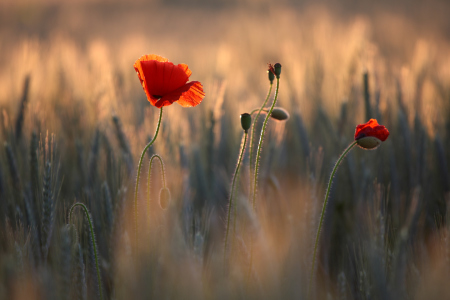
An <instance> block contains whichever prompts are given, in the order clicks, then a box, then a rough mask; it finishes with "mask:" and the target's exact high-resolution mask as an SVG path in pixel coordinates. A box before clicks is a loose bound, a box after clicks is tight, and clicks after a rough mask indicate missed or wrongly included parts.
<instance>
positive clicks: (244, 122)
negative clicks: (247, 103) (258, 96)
mask: <svg viewBox="0 0 450 300" xmlns="http://www.w3.org/2000/svg"><path fill="white" fill-rule="evenodd" d="M251 125H252V116H250V114H248V113H244V114H242V115H241V126H242V129H244V131H245V132H247V131H248V129H249V128H250V126H251Z"/></svg>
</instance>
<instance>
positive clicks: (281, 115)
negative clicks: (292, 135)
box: [270, 107, 289, 121]
mask: <svg viewBox="0 0 450 300" xmlns="http://www.w3.org/2000/svg"><path fill="white" fill-rule="evenodd" d="M270 117H271V118H272V119H275V120H278V121H285V120H287V119H289V113H288V111H287V110H285V109H284V108H282V107H274V108H273V110H272V114H271V115H270Z"/></svg>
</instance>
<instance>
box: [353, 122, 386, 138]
mask: <svg viewBox="0 0 450 300" xmlns="http://www.w3.org/2000/svg"><path fill="white" fill-rule="evenodd" d="M368 136H372V137H376V138H377V139H379V140H381V141H382V142H384V141H385V140H386V139H387V138H388V136H389V131H388V130H387V129H386V127H384V126H383V125H379V124H378V122H377V120H375V119H370V120H369V121H368V122H367V123H365V124H359V125H358V126H356V130H355V140H359V139H361V138H364V137H368Z"/></svg>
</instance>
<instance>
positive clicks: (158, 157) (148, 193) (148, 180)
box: [147, 154, 166, 213]
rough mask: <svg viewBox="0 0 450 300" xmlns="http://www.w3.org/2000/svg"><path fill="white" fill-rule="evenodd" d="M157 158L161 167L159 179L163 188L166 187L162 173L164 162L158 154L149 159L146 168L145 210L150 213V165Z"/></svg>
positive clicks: (164, 175)
mask: <svg viewBox="0 0 450 300" xmlns="http://www.w3.org/2000/svg"><path fill="white" fill-rule="evenodd" d="M155 158H157V159H159V163H160V165H161V177H162V184H163V188H165V187H166V174H165V172H164V162H163V160H162V158H161V156H159V154H153V155H152V157H151V158H150V164H149V166H148V177H147V210H148V212H149V213H150V185H151V182H150V179H151V174H152V164H153V160H154V159H155Z"/></svg>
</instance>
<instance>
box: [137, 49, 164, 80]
mask: <svg viewBox="0 0 450 300" xmlns="http://www.w3.org/2000/svg"><path fill="white" fill-rule="evenodd" d="M150 60H156V61H159V62H168V61H169V60H168V59H167V58H165V57H162V56H159V55H156V54H148V55H143V56H141V57H140V58H139V59H138V60H136V61H135V63H134V65H133V67H134V69H135V70H136V72H137V74H138V77H139V80H140V81H141V84H142V81H143V80H144V77H143V76H144V75H143V74H144V72H143V71H142V67H141V62H142V61H150Z"/></svg>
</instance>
